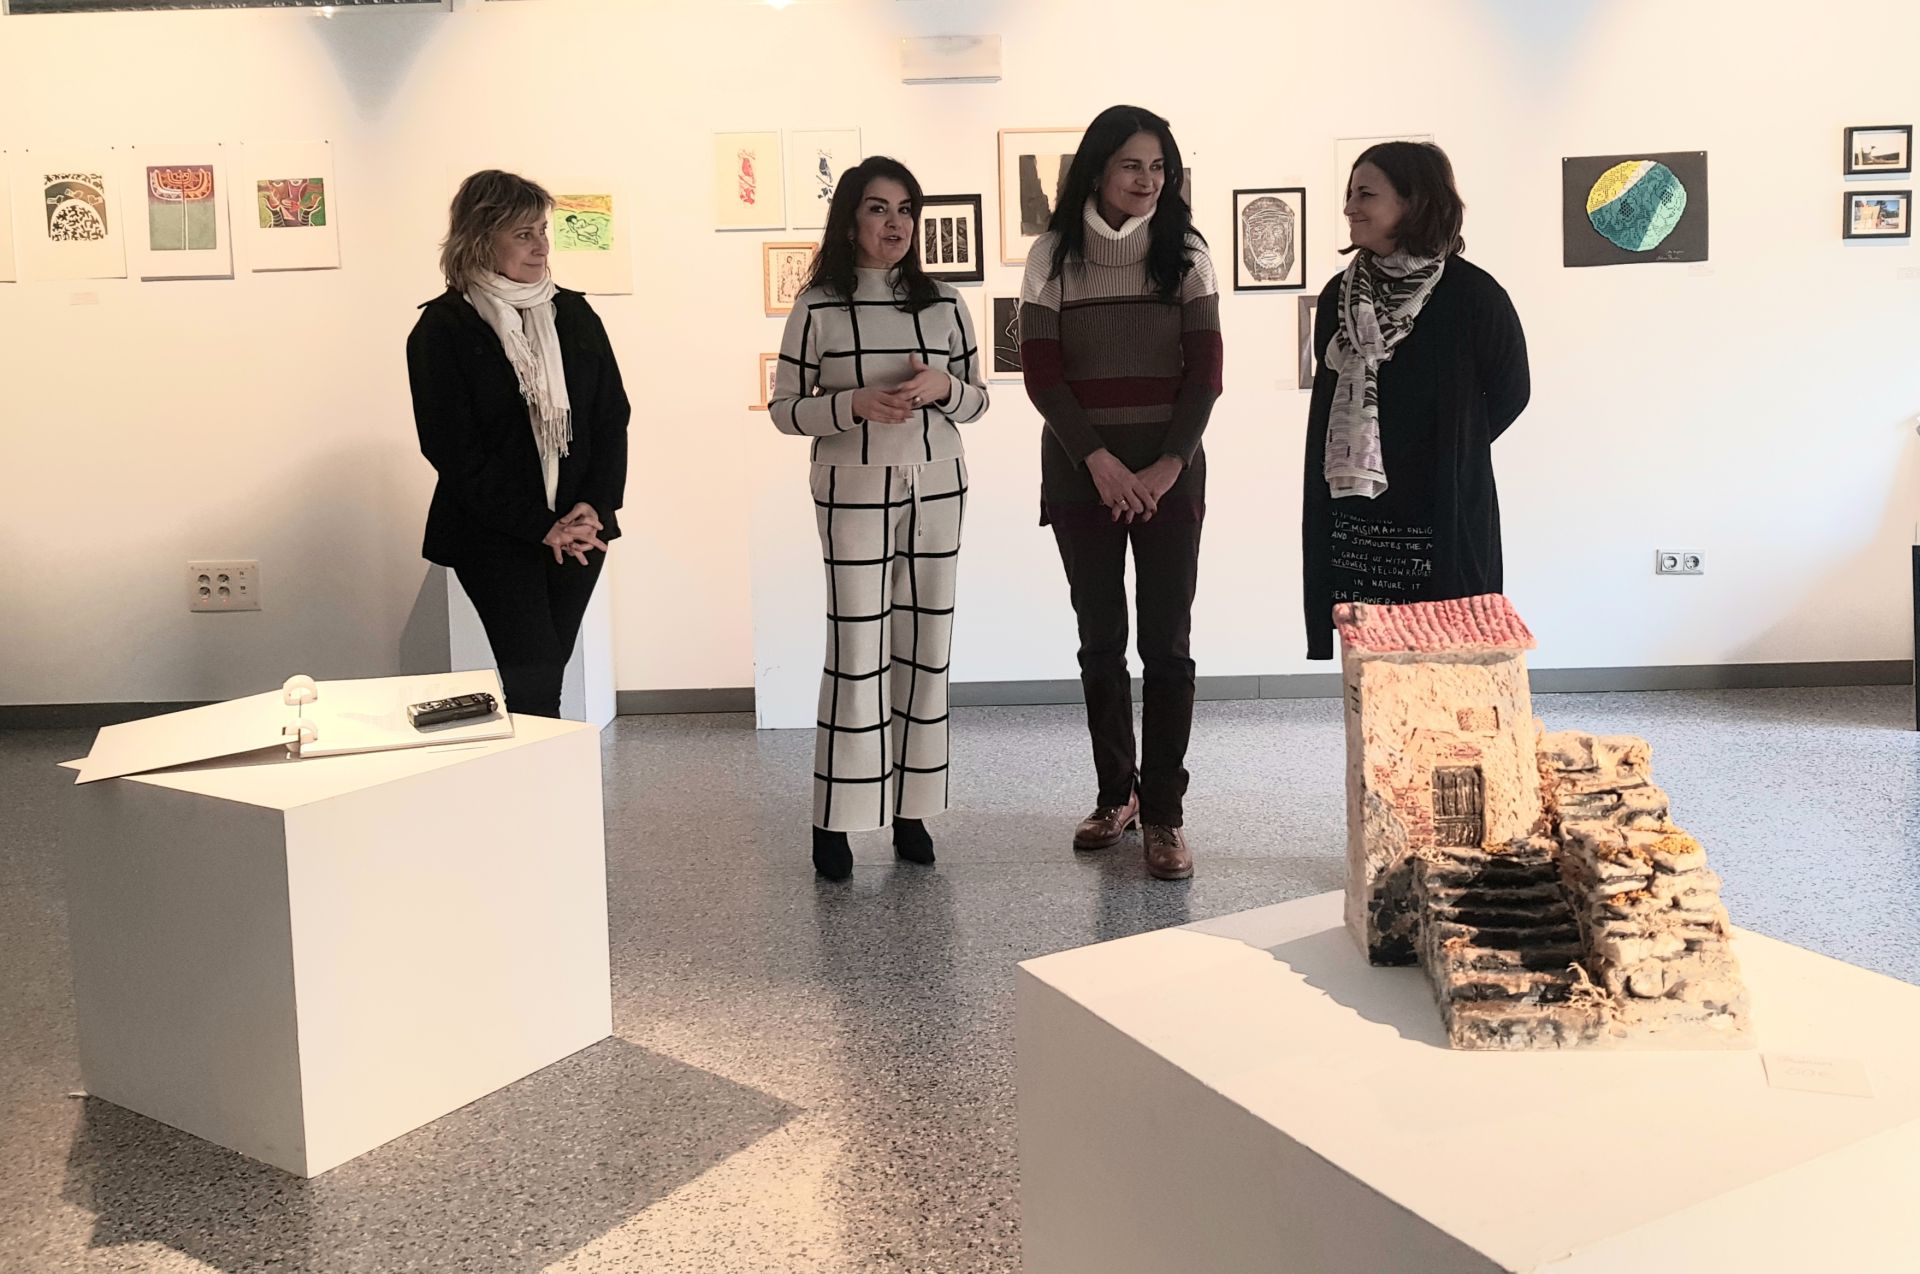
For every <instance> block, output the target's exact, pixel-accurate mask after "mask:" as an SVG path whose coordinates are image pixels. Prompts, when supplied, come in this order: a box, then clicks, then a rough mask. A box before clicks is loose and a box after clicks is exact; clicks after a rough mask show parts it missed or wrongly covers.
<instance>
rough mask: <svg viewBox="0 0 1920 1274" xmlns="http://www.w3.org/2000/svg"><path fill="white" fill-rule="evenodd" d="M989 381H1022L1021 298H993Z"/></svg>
mask: <svg viewBox="0 0 1920 1274" xmlns="http://www.w3.org/2000/svg"><path fill="white" fill-rule="evenodd" d="M987 379H988V380H1019V379H1021V369H1020V298H1019V297H1017V296H996V297H994V298H993V363H992V365H991V367H990V368H989V371H988V375H987Z"/></svg>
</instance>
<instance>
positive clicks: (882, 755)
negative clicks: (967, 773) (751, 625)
mask: <svg viewBox="0 0 1920 1274" xmlns="http://www.w3.org/2000/svg"><path fill="white" fill-rule="evenodd" d="M813 505H814V515H815V517H816V519H817V521H818V522H819V526H820V548H821V553H822V555H823V556H824V557H825V559H826V566H827V658H826V666H825V668H824V670H823V671H822V674H821V677H820V716H819V726H818V729H817V731H816V733H815V744H814V764H813V822H814V826H816V827H822V828H826V829H827V830H829V831H836V832H860V831H871V830H873V829H875V828H881V827H885V826H887V825H888V824H890V823H891V822H892V821H893V819H894V817H895V816H896V815H898V816H899V817H902V818H928V817H931V816H932V815H935V814H938V813H940V812H942V811H943V810H945V809H946V808H947V799H948V788H949V784H948V766H947V761H948V749H947V715H948V713H947V667H948V659H949V652H950V651H951V650H952V648H953V595H954V577H955V574H956V569H957V567H958V565H959V558H960V524H961V522H962V520H963V519H964V517H965V514H966V505H967V464H966V461H964V460H959V459H955V460H941V461H936V462H934V463H932V464H919V465H831V464H816V465H814V466H813Z"/></svg>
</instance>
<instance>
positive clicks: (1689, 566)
mask: <svg viewBox="0 0 1920 1274" xmlns="http://www.w3.org/2000/svg"><path fill="white" fill-rule="evenodd" d="M1653 573H1654V574H1655V575H1705V574H1706V573H1707V557H1706V554H1704V553H1702V552H1700V550H1698V549H1658V550H1656V551H1655V553H1654V555H1653Z"/></svg>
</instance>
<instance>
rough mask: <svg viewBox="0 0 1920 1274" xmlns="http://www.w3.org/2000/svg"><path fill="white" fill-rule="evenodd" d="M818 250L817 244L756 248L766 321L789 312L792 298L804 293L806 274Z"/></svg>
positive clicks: (772, 244)
mask: <svg viewBox="0 0 1920 1274" xmlns="http://www.w3.org/2000/svg"><path fill="white" fill-rule="evenodd" d="M819 250H820V245H819V244H817V243H763V244H761V245H760V291H761V295H762V298H763V299H764V300H765V301H766V306H767V317H768V318H779V317H781V316H783V315H786V314H791V313H792V312H793V301H794V298H795V297H797V296H799V295H800V294H801V293H802V292H804V291H805V290H806V287H807V275H808V274H809V273H810V272H811V271H812V270H813V256H814V253H816V252H818V251H819Z"/></svg>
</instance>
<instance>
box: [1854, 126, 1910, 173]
mask: <svg viewBox="0 0 1920 1274" xmlns="http://www.w3.org/2000/svg"><path fill="white" fill-rule="evenodd" d="M1843 171H1844V172H1845V174H1846V175H1847V176H1849V177H1872V176H1881V175H1887V176H1894V175H1898V174H1901V173H1910V172H1912V171H1913V125H1911V124H1868V125H1863V126H1861V127H1858V128H1849V129H1848V130H1847V145H1846V153H1845V167H1844V169H1843Z"/></svg>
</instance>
